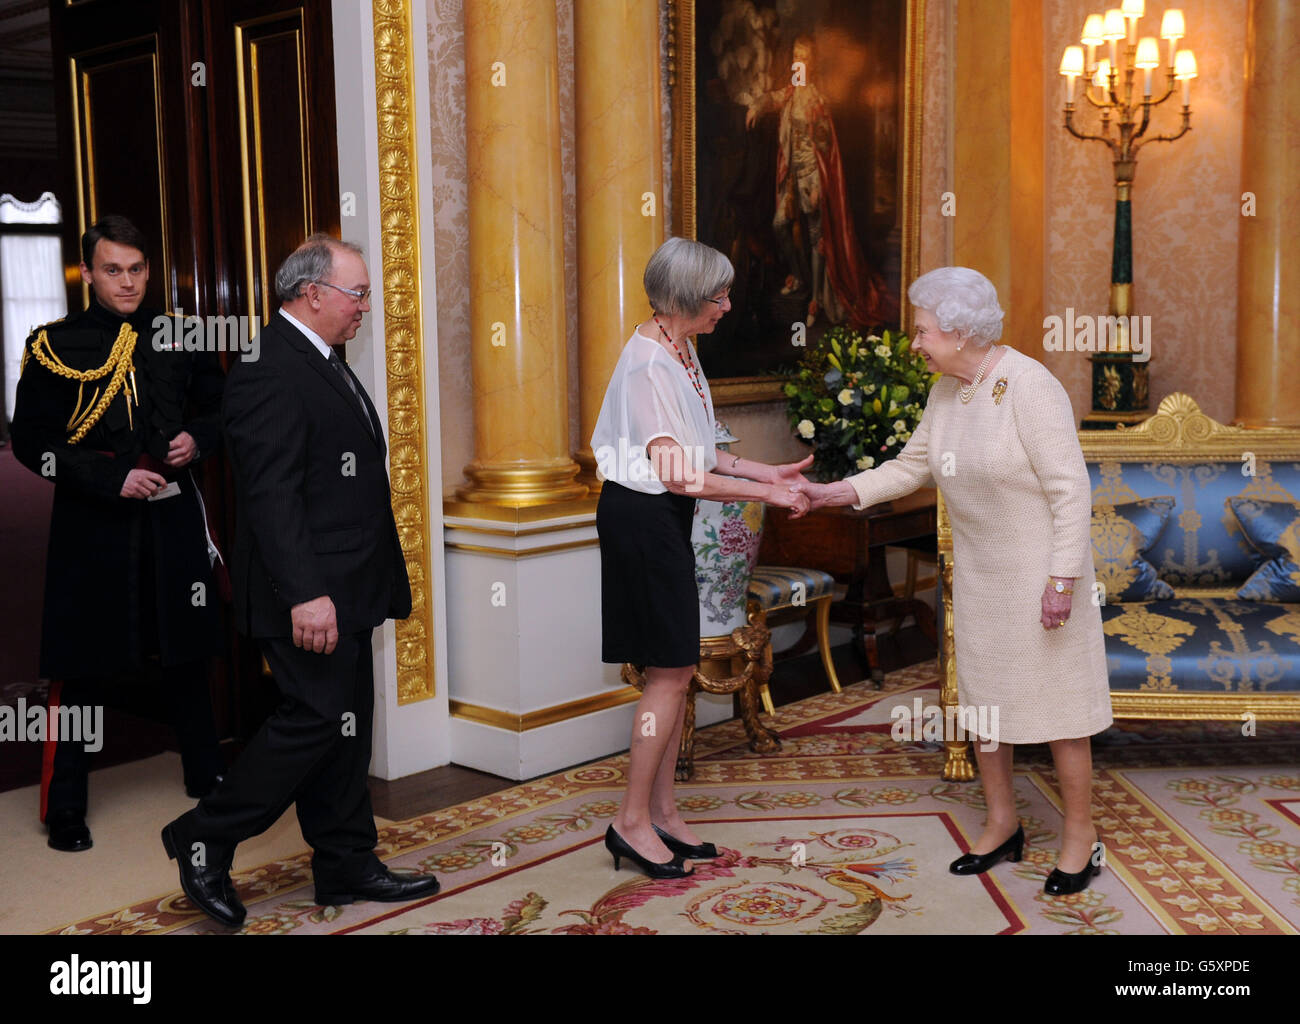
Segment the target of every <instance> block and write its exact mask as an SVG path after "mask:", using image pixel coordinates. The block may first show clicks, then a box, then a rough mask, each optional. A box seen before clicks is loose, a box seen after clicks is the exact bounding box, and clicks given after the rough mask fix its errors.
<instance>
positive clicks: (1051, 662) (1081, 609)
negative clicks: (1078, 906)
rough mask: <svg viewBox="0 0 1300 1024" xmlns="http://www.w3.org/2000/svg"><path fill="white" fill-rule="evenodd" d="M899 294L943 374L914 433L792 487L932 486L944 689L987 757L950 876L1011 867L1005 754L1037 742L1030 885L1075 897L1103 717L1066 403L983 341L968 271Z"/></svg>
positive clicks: (859, 502) (886, 490) (842, 494)
mask: <svg viewBox="0 0 1300 1024" xmlns="http://www.w3.org/2000/svg"><path fill="white" fill-rule="evenodd" d="M907 294H908V299H909V300H910V301H911V303H912V305H913V306H914V307H915V310H916V316H915V325H916V326H915V332H914V337H913V340H912V349H913V351H915V352H918V353H920V354H921V355H922V356H924V357H925V362H926V366H927V367H929V369H930V370H931V371H932V372H939V373H942V374H943V377H942V378H940V380H939V381H938V383H936V384H935V386H934V388H933V389H932V390H931V392H930V398H929V401H928V403H927V404H926V408H925V412H924V414H923V415H922V417H921V422H920V424H919V425H918V426H917V428H916V431H915V433H914V434H913V435H912V437H911V438H910V439H909V440H908V442H907V444H906V446H905V447H904V448H903V450H902V451H901V452H899V454H898V457H897V458H895V459H894V460H892V461H890V462H887V463H885V464H884V465H882V466H880V467H879V468H877V469H871V470H868V471H866V472H865V473H860V474H858V475H857V476H852V477H849V478H847V479H845V480H840V481H838V482H836V483H832V484H824V485H818V484H810V485H799V486H800V487H801V488H802V489H804V490H806V492H807V493H808V495H809V497H810V498H811V499H812V504H813V507H814V508H817V507H820V506H824V505H852V506H853V507H854V508H859V509H860V508H865V507H867V506H869V505H875V504H877V503H879V502H882V501H888V500H889V499H891V498H897V497H900V496H902V495H904V494H908V493H910V492H912V491H914V490H916V489H917V488H919V487H927V486H934V485H936V484H937V485H938V487H939V490H940V491H941V492H942V494H943V499H944V503H945V504H946V505H947V508H948V514H949V517H950V519H951V521H952V535H953V622H954V625H955V637H956V648H957V688H958V695H959V699H960V701H961V703H962V705H963V706H964V707H976V708H977V707H980V706H986V707H988V708H989V709H990V716H989V719H988V720H989V721H996V722H997V727H998V734H997V735H995V736H987V737H981V739H982V740H985V741H989V740H991V741H994V742H995V743H996V746H995V747H994V749H991V750H986V749H983V748H985V747H987V746H993V743H978V744H976V757H977V759H978V762H979V768H980V775H981V776H982V778H983V782H984V793H985V800H986V805H987V812H988V817H987V820H986V822H985V825H984V831H983V833H982V834H981V835H980V836H979V838H978V839H977V840H976V841H975V842H974V844H973V845H972V846H971V852H970V853H968V854H966V855H964V856H962V857H960V858H958V859H957V860H956V861H954V862H953V863H952V865H951V867H950V870H951V871H952V872H953V873H954V874H959V875H964V874H980V873H982V872H984V871H987V870H988V869H989V868H990V867H992V866H993V865H994V864H996V863H997V862H998V861H999V860H1002V859H1003V858H1005V859H1007V860H1011V861H1018V860H1019V859H1020V857H1021V852H1022V850H1023V848H1024V842H1025V833H1024V829H1023V828H1022V827H1021V825H1020V823H1019V821H1018V819H1017V815H1016V807H1015V797H1014V794H1013V792H1012V785H1011V781H1012V777H1011V757H1012V751H1013V749H1014V747H1015V744H1017V743H1047V744H1049V745H1050V746H1051V750H1052V757H1053V759H1054V760H1055V762H1056V769H1057V774H1058V776H1059V777H1060V784H1061V795H1062V798H1063V800H1064V803H1065V829H1064V836H1063V841H1062V845H1061V852H1060V858H1059V861H1058V863H1057V866H1056V869H1055V870H1053V871H1052V873H1051V875H1050V876H1049V877H1048V879H1047V882H1046V885H1045V886H1044V890H1045V891H1046V892H1047V893H1048V894H1050V895H1062V894H1066V893H1071V892H1079V891H1081V890H1083V889H1085V888H1087V886H1088V882H1089V880H1090V879H1091V878H1092V876H1093V875H1095V874H1097V873H1098V872H1099V871H1100V870H1101V866H1100V865H1101V849H1100V844H1099V843H1097V842H1096V840H1097V833H1096V829H1095V828H1094V827H1093V823H1092V814H1091V785H1092V754H1091V746H1090V741H1089V737H1091V736H1092V735H1093V734H1094V733H1097V732H1100V731H1101V730H1103V729H1105V728H1106V727H1107V726H1109V725H1110V724H1111V721H1112V719H1111V707H1110V689H1109V684H1108V679H1107V675H1106V655H1105V649H1104V646H1103V637H1102V629H1101V611H1100V608H1099V607H1098V606H1097V605H1096V603H1095V602H1094V601H1093V600H1092V599H1091V598H1092V593H1093V569H1092V543H1091V538H1090V522H1091V514H1092V505H1091V497H1090V495H1091V488H1090V486H1089V482H1088V471H1087V468H1086V466H1085V465H1084V460H1083V453H1082V451H1081V449H1080V447H1079V440H1078V436H1077V435H1076V433H1075V426H1074V418H1073V412H1072V410H1071V407H1070V400H1069V398H1068V397H1067V395H1066V393H1065V389H1064V388H1062V387H1061V384H1060V382H1058V381H1057V380H1056V378H1055V377H1053V376H1052V375H1051V373H1049V372H1048V371H1047V369H1046V368H1045V367H1044V366H1043V365H1042V364H1041V363H1039V362H1037V361H1036V360H1034V359H1031V358H1029V357H1028V356H1025V355H1022V354H1021V353H1019V352H1016V351H1015V350H1013V349H1011V348H1008V347H1005V346H1000V345H995V344H993V342H995V341H996V340H997V339H998V337H999V336H1000V335H1001V333H1002V316H1003V313H1002V310H1001V308H1000V307H999V306H998V298H997V291H996V290H995V289H994V287H993V285H992V283H991V282H990V281H989V280H988V279H987V278H986V277H984V276H983V275H982V274H980V273H978V272H977V271H974V270H970V269H968V268H966V267H945V268H942V269H940V270H934V271H931V272H930V273H928V274H925V275H923V276H922V277H919V278H917V280H916V281H915V282H914V283H913V284H912V287H911V288H909V289H908V293H907ZM994 708H996V709H997V718H996V719H994V718H993V717H992V709H994ZM979 720H980V721H981V722H983V721H985V718H984V716H980V719H979Z"/></svg>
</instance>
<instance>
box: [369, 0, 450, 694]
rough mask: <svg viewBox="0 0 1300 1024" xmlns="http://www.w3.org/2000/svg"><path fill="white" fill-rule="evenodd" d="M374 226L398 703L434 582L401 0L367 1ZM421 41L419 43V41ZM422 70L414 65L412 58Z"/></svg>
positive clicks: (428, 634)
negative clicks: (399, 557) (395, 577)
mask: <svg viewBox="0 0 1300 1024" xmlns="http://www.w3.org/2000/svg"><path fill="white" fill-rule="evenodd" d="M371 10H372V16H373V19H374V40H375V44H374V45H375V117H376V122H377V126H378V134H379V167H378V178H379V228H380V238H381V243H380V247H381V249H382V266H381V270H380V281H381V288H382V291H381V294H382V296H383V302H384V338H383V339H382V340H383V343H384V362H385V366H386V368H387V381H388V434H389V445H388V455H389V463H390V467H391V468H390V474H389V475H390V477H391V478H392V489H393V516H394V518H395V519H396V520H397V533H398V536H399V537H400V538H401V542H402V551H403V552H404V553H405V555H406V570H407V574H408V575H409V576H410V579H411V614H410V616H409V617H407V618H405V619H400V620H398V621H397V622H395V623H394V627H395V631H396V638H397V703H398V704H399V705H400V704H410V703H412V702H414V701H418V700H428V699H429V698H430V697H433V696H434V671H435V668H436V660H435V657H434V625H433V603H432V602H433V581H434V576H433V572H432V565H431V561H430V553H429V510H430V508H431V506H430V504H429V466H428V458H427V457H426V452H427V451H428V447H427V446H428V431H427V428H426V413H427V409H426V406H425V401H424V393H425V371H424V348H423V346H424V317H423V308H422V295H421V283H422V280H423V278H422V276H421V269H420V202H419V199H420V190H419V184H420V182H419V154H418V151H417V148H416V137H417V131H416V122H415V117H416V111H417V106H416V102H415V100H416V95H415V70H414V69H415V53H414V43H415V42H416V41H415V40H414V39H413V37H412V30H411V25H412V18H411V7H410V0H373V4H372V8H371ZM419 42H420V44H421V46H423V44H424V40H420V41H419ZM421 67H423V61H421Z"/></svg>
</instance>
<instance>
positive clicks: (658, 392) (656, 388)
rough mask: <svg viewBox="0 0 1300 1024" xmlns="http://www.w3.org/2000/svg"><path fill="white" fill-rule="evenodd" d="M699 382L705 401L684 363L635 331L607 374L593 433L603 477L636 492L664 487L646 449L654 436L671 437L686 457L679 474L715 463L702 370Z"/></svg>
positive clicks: (689, 349)
mask: <svg viewBox="0 0 1300 1024" xmlns="http://www.w3.org/2000/svg"><path fill="white" fill-rule="evenodd" d="M686 351H687V353H688V355H689V357H690V359H691V361H692V362H693V363H694V364H695V365H696V366H697V367H698V366H699V365H700V361H699V357H698V356H696V354H695V348H694V346H692V345H691V343H690V340H689V339H686ZM699 381H700V386H701V387H702V388H703V389H704V398H703V400H701V399H700V395H699V392H697V391H696V390H695V386H694V385H693V384H692V383H691V378H690V375H689V374H687V372H686V367H684V366H682V364H681V363H679V362H678V361H677V360H676V359H675V358H673V355H672V354H671V353H670V352H669V351H668V350H667V349H666V348H664V347H663V346H662V345H661V344H659V342H657V341H655V340H654V339H652V338H647V337H646V336H645V335H644V334H642V333H641V332H640V331H633V332H632V337H631V338H629V339H628V342H627V344H626V345H624V346H623V352H622V354H621V355H620V356H619V358H618V364H617V365H616V366H615V367H614V373H613V374H612V375H611V376H610V378H609V386H608V387H607V388H606V389H605V401H604V403H603V404H602V405H601V407H600V416H599V417H597V419H596V429H595V430H594V431H593V432H592V435H591V450H592V452H593V453H594V454H595V457H596V469H597V471H598V472H599V473H600V475H601V477H602V478H604V479H606V480H613V481H614V482H615V483H618V484H621V485H622V486H624V487H627V488H629V489H631V490H634V491H641V492H643V493H645V494H663V493H664V492H665V491H666V490H668V488H667V487H665V486H664V484H663V482H662V481H661V480H660V479H659V478H658V476H657V475H656V474H655V471H654V466H653V465H652V464H651V462H650V458H649V453H648V451H647V447H648V445H649V444H650V442H651V441H652V440H654V439H655V438H656V437H670V438H672V439H673V440H674V441H676V442H677V444H678V445H679V446H680V448H681V449H682V452H683V453H684V454H685V457H686V458H687V459H688V460H689V462H688V464H687V465H686V466H685V467H684V472H682V473H681V475H682V476H690V475H697V474H700V473H704V472H708V471H709V470H712V469H713V468H714V467H715V466H717V464H718V455H717V451H716V449H715V448H714V445H713V437H714V434H713V397H712V395H710V394H709V383H708V381H706V380H705V379H704V375H703V373H701V374H700V377H699ZM674 475H676V474H674Z"/></svg>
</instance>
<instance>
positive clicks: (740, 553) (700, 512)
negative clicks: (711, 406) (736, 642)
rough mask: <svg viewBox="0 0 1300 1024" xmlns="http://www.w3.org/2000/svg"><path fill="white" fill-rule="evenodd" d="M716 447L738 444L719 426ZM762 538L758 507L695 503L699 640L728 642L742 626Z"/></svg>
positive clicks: (693, 540)
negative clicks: (715, 638) (719, 638)
mask: <svg viewBox="0 0 1300 1024" xmlns="http://www.w3.org/2000/svg"><path fill="white" fill-rule="evenodd" d="M714 430H715V435H716V436H715V443H716V444H717V445H718V447H719V448H721V449H722V450H724V451H726V450H727V446H728V445H729V444H731V443H732V442H734V441H735V440H736V438H735V437H733V436H732V435H731V433H730V432H729V431H728V430H727V428H726V426H725V425H724V424H722V423H721V422H717V423H715V424H714ZM762 536H763V503H762V502H761V501H726V502H723V501H697V502H696V503H695V523H694V526H693V527H692V529H691V544H692V545H693V546H694V547H695V586H696V589H697V590H698V591H699V596H700V636H701V637H709V636H729V635H730V634H731V631H732V630H733V629H735V628H736V627H737V626H743V625H744V624H745V595H746V594H747V593H748V591H749V577H750V575H751V574H752V573H753V571H754V565H755V563H756V562H757V561H758V545H759V542H760V540H761V539H762Z"/></svg>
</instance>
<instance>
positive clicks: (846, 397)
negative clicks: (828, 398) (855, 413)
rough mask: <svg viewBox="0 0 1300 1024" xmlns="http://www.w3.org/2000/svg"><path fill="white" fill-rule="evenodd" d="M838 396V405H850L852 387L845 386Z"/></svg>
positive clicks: (851, 401)
mask: <svg viewBox="0 0 1300 1024" xmlns="http://www.w3.org/2000/svg"><path fill="white" fill-rule="evenodd" d="M839 398H840V405H852V404H853V389H852V388H845V389H844V390H843V391H841V392H840V395H839Z"/></svg>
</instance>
